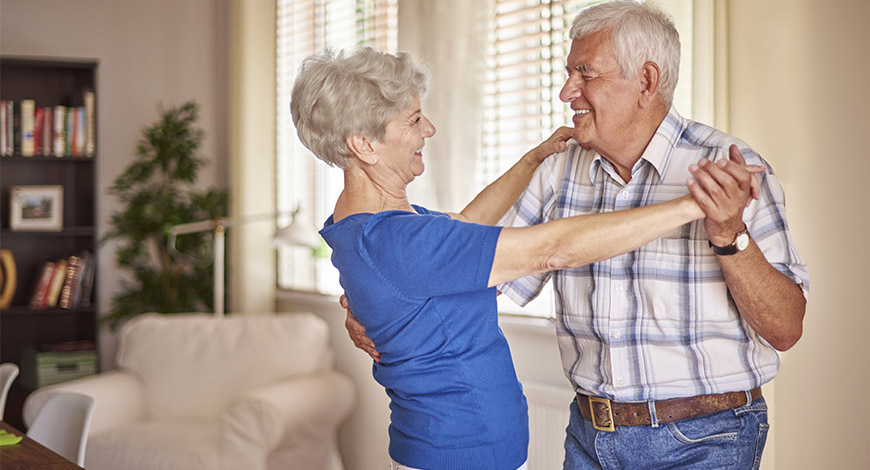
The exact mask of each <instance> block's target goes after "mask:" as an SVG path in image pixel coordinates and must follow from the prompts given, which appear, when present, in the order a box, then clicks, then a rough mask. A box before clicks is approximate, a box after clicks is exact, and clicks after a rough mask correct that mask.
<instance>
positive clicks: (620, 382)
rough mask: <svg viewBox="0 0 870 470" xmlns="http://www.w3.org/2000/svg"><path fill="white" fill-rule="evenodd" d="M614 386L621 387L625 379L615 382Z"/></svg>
mask: <svg viewBox="0 0 870 470" xmlns="http://www.w3.org/2000/svg"><path fill="white" fill-rule="evenodd" d="M616 385H619V386H623V385H625V379H619V380H617V381H616Z"/></svg>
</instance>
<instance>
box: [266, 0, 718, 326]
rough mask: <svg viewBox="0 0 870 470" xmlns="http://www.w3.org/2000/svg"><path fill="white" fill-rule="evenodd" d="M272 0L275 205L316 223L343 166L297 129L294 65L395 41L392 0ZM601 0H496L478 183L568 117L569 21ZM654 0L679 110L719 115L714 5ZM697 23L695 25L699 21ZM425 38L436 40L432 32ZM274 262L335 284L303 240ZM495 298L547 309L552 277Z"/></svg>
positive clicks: (284, 281)
mask: <svg viewBox="0 0 870 470" xmlns="http://www.w3.org/2000/svg"><path fill="white" fill-rule="evenodd" d="M277 1H278V15H277V17H278V30H277V31H278V45H277V75H278V77H277V87H278V89H277V96H278V110H277V111H278V112H277V125H278V129H277V134H278V142H277V151H278V163H277V171H278V181H277V187H278V209H279V211H281V212H284V211H292V210H293V209H295V208H296V207H297V206H299V207H301V208H302V210H303V211H304V212H305V213H306V214H307V216H306V220H309V221H310V222H311V223H313V224H315V226H319V224H321V223H322V222H323V221H324V220H325V219H326V217H328V216H329V214H330V213H331V212H332V206H333V204H334V203H335V200H336V199H337V197H338V193H339V191H340V190H341V187H342V184H343V180H342V174H341V171H340V170H338V169H335V168H329V167H327V166H326V165H324V164H323V163H321V162H319V161H317V160H316V159H315V158H313V157H312V156H311V153H310V152H309V151H308V150H307V149H305V148H304V147H302V145H301V144H300V143H299V142H298V139H297V138H296V133H295V130H294V129H293V125H292V121H291V119H290V108H289V102H290V89H291V87H292V83H293V79H294V73H295V71H296V69H297V68H298V66H299V63H300V62H301V60H302V59H303V58H305V57H306V56H308V55H310V54H311V53H313V52H315V51H317V50H319V49H322V48H323V47H325V46H327V45H329V46H334V47H337V48H342V47H349V46H354V45H362V44H371V45H373V46H374V47H376V48H379V49H381V50H386V51H396V50H397V49H398V46H397V37H398V15H397V13H398V12H397V10H398V6H397V0H388V1H383V0H378V1H374V0H368V1H364V0H333V1H329V0H307V1H303V0H277ZM603 1H606V0H495V1H494V5H495V6H494V9H493V10H492V11H493V16H492V18H490V20H491V30H490V36H489V39H488V43H487V44H486V45H485V47H487V51H488V61H487V75H486V83H485V88H484V92H485V96H484V108H483V116H482V117H481V118H482V119H483V126H484V128H483V142H482V148H481V149H480V155H479V158H477V170H476V173H475V187H476V190H477V191H479V190H480V189H482V188H483V187H484V186H485V185H486V184H487V183H488V182H491V181H493V180H494V179H495V178H496V177H498V176H499V175H500V174H501V173H503V172H504V171H505V170H507V169H508V168H509V167H510V166H511V165H512V164H513V163H514V162H515V161H516V160H517V158H519V157H520V156H521V155H523V154H524V153H525V152H526V151H528V150H529V149H531V148H532V147H534V146H535V145H537V144H538V143H540V142H541V141H542V140H543V139H545V138H546V137H548V136H549V135H550V134H551V133H552V131H553V130H554V129H555V128H556V127H558V126H560V125H565V124H568V125H570V118H569V116H570V113H569V110H568V106H567V105H566V104H565V103H562V102H561V101H560V100H559V91H560V90H561V87H562V85H563V83H564V79H565V57H566V56H567V55H568V51H569V49H570V42H569V41H568V30H569V29H570V26H571V22H572V21H573V19H574V17H575V16H576V14H577V13H578V12H579V11H580V10H581V9H582V8H584V7H587V6H589V5H593V4H596V3H602V2H603ZM658 3H659V5H660V6H661V7H663V8H664V9H665V10H666V11H668V12H669V13H670V14H671V15H672V16H673V17H674V20H675V23H676V26H677V29H678V30H679V31H680V32H681V35H682V41H681V42H682V59H681V60H682V62H681V72H680V77H681V78H680V82H679V85H678V87H677V91H676V94H675V101H674V102H675V104H676V106H677V108H678V109H680V110H681V112H682V113H683V115H684V116H687V117H692V116H693V115H695V116H696V119H699V120H702V121H706V122H709V123H711V124H715V123H714V122H713V120H712V119H711V118H709V116H710V112H709V109H712V104H709V105H708V106H707V107H706V108H707V109H708V111H707V112H705V111H703V110H704V109H705V108H703V107H702V108H699V107H698V106H699V105H700V104H704V102H707V103H712V99H713V97H712V88H713V83H712V82H711V81H710V80H712V79H711V78H709V77H712V73H711V72H709V71H710V70H711V69H712V68H713V65H712V63H713V60H714V56H715V54H714V52H713V49H712V44H713V40H712V36H713V34H714V29H715V28H714V22H713V10H712V9H711V8H707V7H704V5H700V6H698V5H696V4H695V3H694V2H693V1H692V0H658ZM456 14H457V15H460V14H462V12H456ZM403 21H407V23H403V26H404V27H410V28H415V27H417V24H415V23H414V20H413V19H408V18H404V17H403ZM419 21H421V22H422V21H426V18H421V19H420V20H419ZM696 24H698V25H701V27H695V25H696ZM716 27H719V26H716ZM435 34H436V35H437V34H445V35H448V34H452V32H451V31H438V32H437V33H435ZM425 40H426V41H435V43H436V44H437V42H438V38H437V36H436V37H434V38H432V37H427V38H425ZM705 41H706V42H705ZM698 44H709V46H705V47H704V48H702V50H701V52H703V53H699V54H695V53H694V50H695V49H696V48H697V47H698ZM481 47H483V46H481ZM705 77H707V80H708V81H706V82H705ZM693 105H695V107H694V108H693ZM699 109H701V111H699ZM446 137H447V136H443V135H442V136H441V138H446ZM475 192H476V191H475ZM279 222H282V223H286V222H288V220H283V221H279ZM278 266H279V268H278V269H279V272H278V283H279V287H281V288H291V289H299V290H315V291H320V292H325V293H340V292H341V288H340V287H339V285H338V273H337V271H336V270H335V269H334V268H333V267H332V265H331V263H330V261H329V259H327V258H315V259H312V258H311V256H310V253H309V252H308V251H307V250H305V249H302V248H282V249H281V250H279V260H278ZM499 308H500V309H501V311H503V312H508V313H519V314H531V315H535V316H548V317H552V316H553V315H554V312H553V298H552V290H551V288H550V287H549V286H548V287H547V288H546V289H545V291H544V292H543V293H542V294H541V296H539V297H538V299H536V300H535V301H533V302H532V303H531V304H530V305H528V306H526V307H525V308H522V309H521V308H519V307H517V306H516V305H514V304H513V303H512V302H511V301H510V300H507V299H504V298H500V300H499Z"/></svg>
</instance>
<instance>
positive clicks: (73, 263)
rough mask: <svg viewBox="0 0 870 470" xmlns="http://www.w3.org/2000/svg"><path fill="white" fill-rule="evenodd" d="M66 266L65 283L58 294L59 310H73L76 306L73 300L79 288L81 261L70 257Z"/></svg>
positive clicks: (78, 258)
mask: <svg viewBox="0 0 870 470" xmlns="http://www.w3.org/2000/svg"><path fill="white" fill-rule="evenodd" d="M67 266H68V267H67V270H66V281H65V282H64V284H63V290H62V291H61V293H60V308H73V307H75V306H76V304H75V300H74V298H75V295H76V294H75V293H76V291H77V290H78V288H79V274H80V271H81V266H82V259H81V258H80V257H78V256H70V257H69V261H68V262H67Z"/></svg>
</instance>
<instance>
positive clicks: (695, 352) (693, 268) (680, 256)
mask: <svg viewBox="0 0 870 470" xmlns="http://www.w3.org/2000/svg"><path fill="white" fill-rule="evenodd" d="M731 144H736V145H737V146H738V147H739V148H740V151H741V152H742V153H743V156H744V157H745V158H746V160H747V163H750V164H759V165H765V166H767V167H768V171H766V172H765V173H763V174H761V175H759V178H760V182H761V188H762V194H761V199H760V200H758V201H753V202H752V203H751V204H750V205H749V207H747V208H746V210H745V211H744V213H743V220H744V222H746V226H747V227H748V229H749V233H750V235H751V236H752V238H753V239H754V240H755V242H756V243H757V244H758V246H759V247H760V248H761V250H762V252H763V253H764V255H765V257H766V258H767V260H768V261H769V262H770V263H771V264H772V265H773V266H774V267H775V268H776V269H777V270H779V271H780V272H782V273H783V274H785V275H786V276H788V277H789V278H790V279H792V280H794V281H795V282H796V283H798V284H799V285H800V286H801V287H802V289H803V291H804V295H807V293H808V288H809V272H808V271H807V268H806V266H805V265H804V263H803V261H802V260H801V258H800V256H799V255H798V253H797V251H796V249H795V247H794V243H793V241H792V237H791V235H790V233H789V230H788V224H787V223H786V219H785V198H784V194H783V191H782V188H781V186H780V184H779V182H778V181H777V179H776V177H775V176H774V174H773V170H772V168H770V165H768V164H767V162H765V161H764V160H763V159H762V158H761V157H760V156H759V155H758V154H757V153H756V152H755V151H753V150H752V149H751V148H750V147H749V146H748V145H747V144H746V143H744V142H742V141H740V140H737V139H735V138H734V137H732V136H729V135H727V134H725V133H723V132H720V131H718V130H716V129H713V128H711V127H709V126H706V125H704V124H700V123H697V122H694V121H690V120H688V119H684V118H682V117H681V116H680V115H679V114H677V112H676V110H675V109H673V108H672V109H671V111H670V113H669V114H668V115H667V117H666V118H665V119H664V121H663V122H662V124H661V125H660V126H659V129H658V130H657V132H656V134H655V135H654V136H653V138H652V140H651V141H650V144H649V146H648V147H647V149H646V151H645V152H644V154H643V155H642V157H641V159H640V160H639V161H638V162H637V164H636V165H635V166H634V168H632V177H631V181H630V182H629V183H628V184H626V183H625V182H624V181H623V180H622V178H621V177H620V176H619V175H618V174H617V172H616V171H615V170H614V168H613V167H612V165H611V164H610V162H608V161H607V160H606V159H604V158H602V157H601V156H600V155H598V154H597V153H596V152H595V151H593V150H589V149H583V148H582V147H580V146H579V145H578V144H577V143H576V142H574V141H573V140H572V141H570V143H569V146H568V148H567V150H566V151H565V152H562V153H560V154H557V155H554V156H551V157H550V158H548V159H547V160H546V161H545V162H544V163H543V164H542V165H541V167H540V168H539V169H538V171H537V173H536V174H535V176H534V177H533V179H532V182H531V183H530V184H529V187H528V188H527V189H526V191H525V193H523V195H522V196H521V197H520V199H519V200H518V201H517V203H516V205H515V206H514V207H513V208H512V209H511V210H510V211H509V212H508V214H506V215H505V217H504V219H503V220H502V225H504V226H512V227H521V226H527V225H534V224H539V223H543V222H547V221H550V220H554V219H559V218H563V217H569V216H574V215H580V214H593V213H599V212H610V211H616V210H623V209H630V208H634V207H639V206H644V205H648V204H653V203H657V202H663V201H667V200H670V199H674V198H676V197H678V196H682V195H684V194H687V193H688V189H687V188H686V184H685V182H686V180H687V179H688V178H690V177H691V174H690V173H689V165H690V164H691V163H694V162H697V161H698V160H700V159H701V158H703V157H706V158H708V159H710V160H718V159H720V158H728V147H729V146H730V145H731ZM578 236H582V234H578ZM551 277H552V278H553V282H555V285H554V286H555V292H556V295H555V297H556V331H557V335H558V340H559V348H560V350H561V355H562V364H563V368H564V370H565V374H566V375H567V376H568V377H569V379H570V380H571V382H572V384H573V385H574V388H575V389H576V390H580V391H583V392H584V393H587V394H592V395H598V396H604V397H609V398H611V399H614V400H618V401H645V400H661V399H666V398H673V397H680V396H692V395H700V394H708V393H720V392H726V391H734V390H749V389H752V388H754V387H757V386H759V385H762V384H764V383H766V382H768V381H770V380H771V379H773V377H774V376H775V375H776V372H777V370H778V368H779V356H778V354H777V352H776V351H775V350H774V349H773V348H772V347H771V346H770V345H768V344H767V342H766V341H764V339H762V338H761V337H760V336H758V335H757V334H756V333H755V332H754V331H753V330H752V329H751V327H750V326H749V325H748V324H747V323H746V322H745V321H743V320H742V319H741V318H740V315H739V313H738V311H737V308H736V306H735V305H734V303H733V301H732V299H731V297H730V296H729V294H728V290H727V286H726V284H725V280H724V277H723V275H722V271H721V270H720V268H719V264H718V262H717V261H716V256H715V255H714V254H713V251H712V249H711V248H710V247H709V245H708V243H707V234H706V231H705V229H704V223H703V221H702V220H699V221H695V222H692V223H690V224H686V225H683V226H682V227H680V228H678V229H676V230H673V231H672V232H670V233H668V234H666V235H665V236H663V237H661V238H660V239H658V240H655V241H653V242H651V243H648V244H646V245H644V246H642V247H641V248H639V249H638V250H636V251H633V252H631V253H628V254H625V255H622V256H617V257H614V258H611V259H609V260H605V261H601V262H598V263H593V264H590V265H587V266H583V267H580V268H575V269H568V270H563V271H557V272H551V273H545V274H540V275H532V276H527V277H525V278H522V279H518V280H516V281H513V282H511V283H508V284H505V285H502V286H501V287H500V290H501V291H502V292H503V293H505V294H507V295H508V296H509V297H510V298H511V299H512V300H514V301H515V302H517V303H519V304H521V305H524V304H525V303H527V302H528V301H530V300H531V299H533V298H534V297H535V296H536V295H537V294H538V293H539V292H540V290H541V288H542V287H543V286H544V284H545V283H546V282H547V281H548V280H549V279H550V278H551Z"/></svg>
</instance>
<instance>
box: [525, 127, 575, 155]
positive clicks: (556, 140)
mask: <svg viewBox="0 0 870 470" xmlns="http://www.w3.org/2000/svg"><path fill="white" fill-rule="evenodd" d="M573 132H574V129H572V128H570V127H565V126H562V127H560V128H558V129H556V131H555V132H553V134H552V135H550V137H547V140H545V141H543V142H541V143H540V144H539V145H538V146H537V147H535V149H534V150H533V151H532V152H531V153H532V156H533V158H534V159H535V162H536V163H541V162H542V161H544V160H546V159H547V157H549V156H550V155H553V154H554V153H559V152H564V151H565V149H566V148H568V144H567V141H568V139H570V138H571V134H572V133H573Z"/></svg>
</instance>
